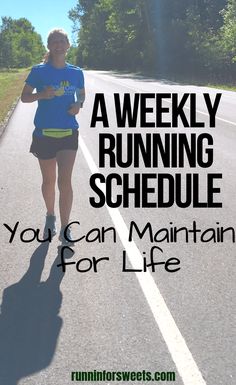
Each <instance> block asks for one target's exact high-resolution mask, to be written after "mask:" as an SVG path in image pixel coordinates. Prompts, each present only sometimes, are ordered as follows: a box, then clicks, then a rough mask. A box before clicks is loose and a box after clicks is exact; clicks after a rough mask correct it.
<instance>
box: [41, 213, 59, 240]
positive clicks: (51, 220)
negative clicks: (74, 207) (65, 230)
mask: <svg viewBox="0 0 236 385" xmlns="http://www.w3.org/2000/svg"><path fill="white" fill-rule="evenodd" d="M49 230H50V231H49ZM50 233H51V237H54V235H56V233H57V228H56V217H55V215H51V214H50V215H48V214H47V215H46V223H45V226H44V230H43V238H44V239H45V238H48V237H49V236H50Z"/></svg>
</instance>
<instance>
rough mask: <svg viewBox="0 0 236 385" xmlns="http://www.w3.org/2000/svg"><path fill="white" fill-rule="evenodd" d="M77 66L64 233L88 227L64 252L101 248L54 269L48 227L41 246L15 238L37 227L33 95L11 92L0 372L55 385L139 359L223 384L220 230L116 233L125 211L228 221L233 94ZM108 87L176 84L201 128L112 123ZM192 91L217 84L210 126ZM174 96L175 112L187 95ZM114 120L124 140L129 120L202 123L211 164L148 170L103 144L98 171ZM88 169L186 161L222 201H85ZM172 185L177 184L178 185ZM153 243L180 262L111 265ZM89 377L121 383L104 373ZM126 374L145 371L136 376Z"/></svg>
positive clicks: (228, 322)
mask: <svg viewBox="0 0 236 385" xmlns="http://www.w3.org/2000/svg"><path fill="white" fill-rule="evenodd" d="M85 79H86V90H87V99H86V103H85V105H84V108H83V110H82V111H81V113H80V115H79V122H80V138H81V141H80V144H81V147H80V150H79V153H78V156H77V159H76V164H75V168H74V174H73V185H74V205H73V211H72V215H71V220H72V221H79V222H80V226H73V230H74V234H76V235H77V236H80V237H82V235H85V236H86V235H87V236H86V237H85V238H83V239H82V240H81V241H79V242H77V243H76V245H75V248H74V250H75V253H74V255H73V256H72V257H71V259H70V260H69V259H68V261H70V262H77V261H80V260H82V259H86V260H84V261H82V262H80V264H79V267H80V269H81V270H82V269H84V270H85V269H86V268H87V267H88V266H90V262H89V261H90V260H92V257H95V258H107V259H106V260H103V261H101V262H99V264H98V265H97V267H98V272H97V273H95V272H94V271H93V270H92V269H91V270H90V271H88V272H84V273H81V272H78V271H77V270H76V267H75V264H73V265H72V264H71V265H68V266H66V272H65V274H63V273H62V271H61V268H60V267H58V266H57V264H58V263H59V262H60V258H61V249H60V248H58V246H59V241H58V239H57V238H54V239H53V241H52V242H51V243H50V245H45V244H40V243H39V242H37V241H36V240H34V241H32V242H26V240H29V239H30V237H31V236H32V231H26V232H24V230H25V229H27V228H34V229H42V228H43V225H44V216H45V210H44V204H43V200H42V197H41V194H40V184H41V176H40V171H39V168H38V164H37V160H36V158H34V157H33V156H32V155H31V154H29V153H28V149H29V145H30V142H31V132H32V130H33V117H34V113H35V108H36V106H35V105H33V104H32V105H29V104H22V103H21V102H19V103H18V105H17V107H16V109H15V112H14V114H13V115H12V117H11V119H10V122H9V124H8V127H7V129H6V130H5V133H4V134H3V136H2V137H1V140H0V157H1V158H0V159H1V169H0V176H1V178H0V190H1V230H0V236H1V239H0V242H1V243H0V253H1V268H0V282H1V285H0V303H1V314H0V383H1V384H4V385H16V384H19V385H34V384H35V385H36V384H37V385H55V384H57V385H67V384H70V383H71V372H73V371H74V372H76V371H77V372H79V371H83V372H85V371H94V370H97V371H104V370H106V371H108V372H115V371H116V372H117V371H134V372H143V371H144V370H145V371H147V372H152V373H154V372H175V373H176V380H175V382H174V383H175V384H178V385H183V384H184V385H204V384H207V385H226V384H227V385H234V384H235V383H236V369H235V367H236V365H235V356H236V306H235V305H236V303H235V301H236V300H235V298H236V290H235V288H236V283H235V257H236V252H235V243H234V242H232V237H231V233H230V232H228V233H226V234H225V238H224V242H215V243H214V242H213V241H211V242H204V243H203V242H200V241H199V240H198V241H197V242H195V243H194V242H193V241H192V240H191V239H190V240H189V242H188V243H186V242H185V240H184V237H179V238H178V242H169V243H168V242H166V241H163V242H153V243H152V242H151V241H150V239H149V237H148V236H147V234H145V236H144V237H143V238H142V239H140V238H139V237H138V235H137V234H135V235H134V242H133V243H131V242H128V241H127V231H128V229H129V228H130V224H131V222H132V221H134V222H135V223H136V224H137V226H138V227H139V229H143V228H144V226H145V225H146V224H147V223H148V222H150V224H151V227H152V229H153V232H154V233H156V232H157V231H158V230H160V229H162V228H170V226H171V224H172V225H173V226H177V227H178V228H180V227H187V228H188V229H191V228H192V226H193V225H192V224H193V221H196V224H197V227H198V228H199V229H201V230H202V232H203V231H204V230H207V229H209V228H214V229H215V228H216V227H217V226H218V227H220V226H222V227H223V228H227V227H233V228H234V229H235V227H236V226H235V218H236V203H235V175H236V151H235V149H236V119H235V117H236V115H235V106H236V94H235V93H233V92H228V91H220V90H212V89H208V88H204V87H196V86H191V85H186V86H183V85H181V86H179V85H177V84H169V83H167V82H166V81H156V80H153V79H148V78H147V79H145V78H140V77H137V76H131V75H127V76H126V75H120V74H117V73H108V72H99V71H86V73H85ZM95 93H103V94H104V97H105V102H106V109H107V115H108V120H109V128H105V129H104V128H103V127H102V124H101V123H98V124H97V126H96V127H94V128H91V127H90V122H91V116H92V110H93V106H94V98H95ZM114 93H119V94H120V95H121V96H122V97H123V94H124V93H129V94H130V95H131V96H132V97H133V95H134V94H135V93H150V94H156V93H166V94H168V93H170V94H173V93H177V94H178V97H179V98H180V97H181V96H183V94H184V93H194V94H196V95H197V98H196V99H197V102H196V108H197V120H198V121H201V122H204V124H205V127H204V128H198V129H194V128H192V129H190V128H189V129H187V128H183V127H182V123H181V121H180V122H179V127H178V128H175V129H169V128H168V129H164V128H161V129H159V128H156V127H155V128H149V129H145V128H141V129H140V127H139V121H138V123H137V127H136V128H132V129H131V128H128V127H126V128H119V129H118V128H117V123H116V115H115V106H114V98H113V95H114ZM203 93H209V94H210V97H211V98H212V100H214V97H215V94H216V93H222V97H221V101H220V105H219V108H218V111H217V115H216V127H215V128H209V116H208V113H207V109H206V105H205V103H204V98H203ZM147 105H148V107H149V108H153V111H155V100H154V99H151V98H150V99H149V100H148V102H147ZM163 107H165V108H169V110H170V112H169V114H168V113H166V114H165V117H164V120H166V121H168V120H170V119H171V116H172V115H171V111H172V105H171V99H166V100H165V102H164V104H163ZM185 107H186V108H185V110H184V111H185V113H186V117H187V118H188V117H189V103H188V102H186V106H185ZM99 111H100V110H99ZM154 115H155V114H154V113H151V112H149V113H148V114H147V120H148V121H150V122H151V121H154V120H155V116H154ZM173 130H174V131H173ZM118 132H119V133H122V134H123V138H124V139H125V140H126V134H127V133H131V132H132V133H140V132H142V134H143V136H145V134H146V133H147V132H148V133H154V132H155V133H157V132H160V133H161V134H162V135H164V134H165V133H173V132H175V133H179V132H182V133H185V132H187V133H188V135H190V133H196V134H197V135H199V134H200V133H204V132H207V133H210V134H211V135H212V137H213V139H214V146H213V150H214V161H213V165H212V166H211V167H210V168H209V169H203V168H201V167H196V168H189V167H188V166H187V165H186V167H185V168H184V169H183V168H180V167H176V168H175V169H171V170H169V169H168V168H163V166H162V165H160V167H159V168H158V169H157V168H152V167H150V168H145V167H144V165H143V164H142V162H141V163H140V165H139V167H137V168H135V167H133V166H131V167H129V168H123V169H122V168H121V167H116V168H112V169H111V168H110V167H109V165H108V157H107V158H106V162H107V163H106V164H107V166H106V167H105V168H100V169H99V170H98V167H99V146H98V143H99V133H112V134H114V135H115V134H116V133H118ZM125 140H124V143H123V148H122V150H123V153H124V154H125V153H126V144H125ZM119 151H120V150H119ZM124 156H125V155H124ZM124 159H125V158H124ZM95 172H99V173H101V174H104V175H105V176H108V175H109V174H110V173H111V172H113V173H117V174H119V175H122V174H123V173H128V174H129V176H130V180H131V183H132V181H133V179H132V178H133V175H134V174H135V173H136V174H137V173H139V174H140V175H141V174H143V173H170V174H171V175H174V173H176V172H177V173H181V174H182V176H184V175H185V173H186V172H188V173H198V174H199V178H200V180H199V185H200V192H199V195H200V197H201V199H202V200H204V199H206V196H207V190H208V188H207V182H206V174H207V173H221V174H222V180H218V181H217V182H216V186H217V187H220V188H221V191H220V193H219V194H216V195H217V198H216V201H218V202H222V204H223V207H222V208H209V207H204V208H193V207H192V205H190V207H187V208H180V207H178V206H177V205H176V204H174V205H173V206H172V207H170V208H160V207H149V208H142V207H140V208H138V207H134V202H133V199H132V198H131V199H130V202H129V207H128V208H123V207H122V206H121V207H119V208H115V209H112V210H110V209H108V208H107V207H106V206H103V207H101V208H94V207H92V206H91V204H90V201H89V197H95V198H96V199H98V197H97V196H96V193H95V192H94V191H93V190H92V188H91V186H90V183H89V180H90V176H91V173H95ZM148 186H149V187H152V188H153V189H156V180H154V179H153V180H151V181H149V184H148ZM196 188H197V187H196V186H195V189H196ZM155 191H156V190H155ZM181 191H182V194H184V185H183V186H182V190H181ZM113 193H114V194H113V199H115V198H116V194H117V193H118V194H121V193H122V188H121V187H120V186H115V185H114V186H113ZM156 195H157V193H154V192H152V193H150V194H149V195H148V196H149V197H150V201H152V202H156ZM167 195H168V194H167ZM167 195H165V198H166V197H167ZM183 196H184V195H183ZM166 199H167V198H166ZM57 212H58V206H57ZM17 222H19V224H18V227H17V230H16V234H15V237H14V239H13V241H12V242H11V243H10V242H9V240H10V232H9V231H8V230H7V229H6V227H5V226H4V225H3V224H4V223H5V224H8V225H9V226H10V227H11V228H14V226H15V225H16V223H17ZM102 228H105V229H108V228H113V230H108V231H107V232H106V234H105V239H104V241H103V240H102V239H101V242H99V241H98V235H101V233H102ZM114 235H115V236H116V237H115V238H114ZM161 235H163V233H160V234H159V238H158V239H159V240H160V236H161ZM208 235H209V237H210V232H209V233H208ZM190 238H191V237H190ZM22 240H24V242H23V241H22ZM153 246H155V247H160V248H162V250H163V253H161V252H160V250H159V249H156V248H155V249H154V252H153V255H154V260H155V261H156V262H157V261H166V260H167V259H168V258H178V259H179V261H180V265H179V266H180V270H179V271H177V272H175V273H169V272H167V271H166V270H165V269H164V266H163V264H162V265H156V266H155V271H154V272H141V273H138V274H135V272H133V271H132V272H125V271H122V265H123V254H125V255H126V257H127V258H126V262H127V263H126V267H127V269H128V268H129V269H135V268H137V265H138V266H139V269H140V261H141V262H142V260H143V257H146V258H147V261H148V262H150V260H149V259H150V258H149V254H150V250H151V248H152V247H153ZM124 251H125V253H124ZM163 375H164V374H163ZM88 383H91V381H89V382H88ZM98 383H101V384H102V383H106V384H111V383H114V384H119V383H125V382H124V381H123V382H122V381H118V379H116V381H114V382H112V381H111V380H109V378H108V379H107V380H106V381H104V382H102V381H98ZM133 383H146V382H145V381H144V379H143V380H140V381H134V382H133ZM152 383H161V382H159V381H152ZM164 383H165V382H164Z"/></svg>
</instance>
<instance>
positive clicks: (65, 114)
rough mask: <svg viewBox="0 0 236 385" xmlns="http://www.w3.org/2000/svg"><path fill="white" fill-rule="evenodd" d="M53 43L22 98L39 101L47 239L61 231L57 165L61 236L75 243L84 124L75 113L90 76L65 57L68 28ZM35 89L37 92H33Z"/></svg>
mask: <svg viewBox="0 0 236 385" xmlns="http://www.w3.org/2000/svg"><path fill="white" fill-rule="evenodd" d="M47 46H48V50H49V52H48V54H47V55H46V59H45V62H44V63H42V64H38V65H36V66H34V67H33V68H32V70H31V72H30V74H29V75H28V77H27V79H26V84H25V86H24V89H23V91H22V95H21V100H22V102H23V103H32V102H35V101H38V108H37V111H36V114H35V118H34V125H35V129H34V132H33V140H32V144H31V147H30V152H31V153H33V154H34V155H35V156H36V157H37V158H38V161H39V165H40V169H41V173H42V194H43V198H44V201H45V205H46V209H47V214H46V223H45V227H44V239H47V238H49V239H50V237H51V236H54V235H55V234H56V233H57V228H56V216H55V211H54V205H55V183H56V166H57V167H58V179H57V182H58V188H59V194H60V195H59V209H60V219H61V231H60V234H59V240H60V241H61V242H62V243H63V244H66V243H70V244H71V243H73V242H72V238H71V234H70V229H69V227H68V228H67V225H68V223H69V217H70V212H71V208H72V200H73V190H72V184H71V176H72V170H73V166H74V161H75V157H76V152H77V149H78V127H79V125H78V122H77V121H76V118H75V116H76V115H77V114H78V113H79V110H80V108H81V107H82V105H83V102H84V99H85V90H84V76H83V72H82V70H81V69H80V68H79V67H75V66H73V65H70V64H68V63H67V62H66V60H65V59H66V53H67V50H68V49H69V47H70V43H69V39H68V36H67V34H66V32H65V31H63V30H62V29H54V30H53V31H51V32H50V33H49V35H48V40H47ZM34 89H36V93H33V91H34ZM65 229H66V231H65Z"/></svg>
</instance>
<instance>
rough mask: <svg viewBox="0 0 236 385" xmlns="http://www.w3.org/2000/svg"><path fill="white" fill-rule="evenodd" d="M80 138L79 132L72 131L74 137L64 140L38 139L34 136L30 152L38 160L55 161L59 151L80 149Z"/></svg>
mask: <svg viewBox="0 0 236 385" xmlns="http://www.w3.org/2000/svg"><path fill="white" fill-rule="evenodd" d="M78 136H79V133H78V130H74V131H72V135H70V136H66V137H64V138H51V137H47V136H42V137H37V136H35V135H33V140H32V143H31V146H30V152H31V153H32V154H33V155H34V156H36V158H38V159H53V158H56V154H57V152H58V151H62V150H74V151H76V150H77V149H78Z"/></svg>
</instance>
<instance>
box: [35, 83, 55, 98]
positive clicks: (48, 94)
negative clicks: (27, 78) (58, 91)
mask: <svg viewBox="0 0 236 385" xmlns="http://www.w3.org/2000/svg"><path fill="white" fill-rule="evenodd" d="M39 94H40V99H52V98H54V96H55V90H54V88H53V87H51V86H47V87H45V88H44V89H43V91H41V92H40V93H39Z"/></svg>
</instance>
